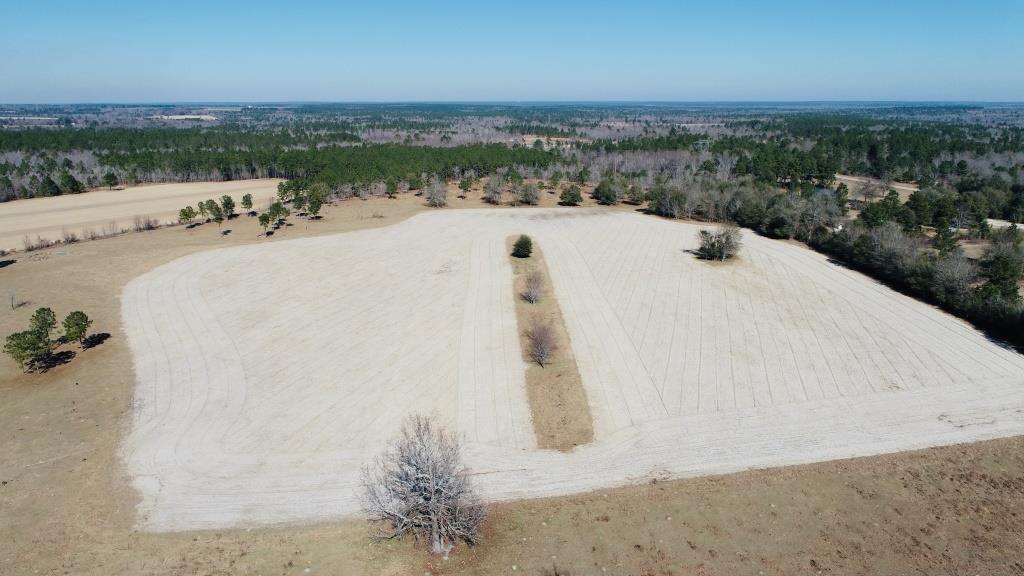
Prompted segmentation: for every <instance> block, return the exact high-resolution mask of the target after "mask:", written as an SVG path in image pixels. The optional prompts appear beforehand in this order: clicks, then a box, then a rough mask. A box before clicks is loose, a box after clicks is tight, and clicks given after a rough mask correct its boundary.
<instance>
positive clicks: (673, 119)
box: [0, 103, 1024, 344]
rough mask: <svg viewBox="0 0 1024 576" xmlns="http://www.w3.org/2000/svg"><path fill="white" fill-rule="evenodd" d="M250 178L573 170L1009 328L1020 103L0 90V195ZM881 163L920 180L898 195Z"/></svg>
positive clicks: (514, 182) (536, 181)
mask: <svg viewBox="0 0 1024 576" xmlns="http://www.w3.org/2000/svg"><path fill="white" fill-rule="evenodd" d="M836 174H846V175H854V176H862V177H868V178H870V180H867V181H866V184H864V185H860V186H855V187H853V188H851V187H849V186H847V185H846V184H842V183H839V182H838V181H837V180H836V178H835V175H836ZM262 177H280V178H286V179H289V183H288V186H287V190H288V192H289V193H297V192H300V191H302V190H306V189H309V188H310V187H312V186H317V187H318V190H326V191H327V193H328V194H330V195H331V196H333V197H335V198H345V197H349V196H354V195H358V196H363V197H365V196H366V195H383V194H394V193H400V192H404V191H409V190H414V191H422V190H424V189H425V188H427V187H428V185H430V186H433V187H434V188H437V187H438V186H439V184H438V180H446V181H448V182H455V183H459V184H460V185H461V186H467V187H468V186H472V185H473V184H474V183H475V182H477V181H479V180H481V179H483V178H487V180H488V181H487V188H486V189H487V195H486V196H485V201H487V202H490V203H492V204H493V203H502V202H505V200H504V199H505V198H507V199H509V200H508V201H509V202H512V203H519V202H522V201H523V199H524V198H528V197H530V195H531V194H535V192H536V189H537V188H538V187H539V188H540V189H546V190H548V191H550V192H552V193H558V194H561V193H564V192H565V191H566V190H567V188H568V187H569V186H576V187H582V188H584V189H587V190H591V191H592V195H593V197H594V199H595V200H597V201H598V202H599V203H602V204H616V203H619V202H625V203H630V204H635V205H637V206H642V207H644V208H645V209H646V210H647V211H648V212H649V213H652V214H655V215H659V216H664V217H671V218H686V219H695V220H703V221H710V222H732V223H736V224H739V225H741V226H744V227H747V228H750V229H752V230H754V231H756V232H758V233H760V234H763V235H765V236H769V237H773V238H783V239H786V238H795V239H797V240H801V241H804V242H806V243H807V244H808V245H810V246H812V247H814V248H815V249H818V250H821V251H824V252H826V253H828V254H830V255H832V256H833V257H835V258H837V259H840V260H842V261H844V262H846V263H847V264H848V265H850V266H852V267H855V268H857V269H860V270H862V271H864V272H866V273H869V274H871V275H873V276H875V277H877V278H879V279H881V280H883V281H885V282H887V283H889V284H890V285H892V286H894V287H896V288H898V289H900V290H902V291H904V292H907V293H909V294H912V295H914V296H916V297H918V298H921V299H924V300H926V301H929V302H932V303H935V304H937V305H940V306H943V307H944V308H946V309H947V310H950V311H952V312H954V313H956V314H958V315H960V316H963V317H965V318H967V319H970V320H972V321H974V322H975V323H977V324H978V325H979V326H982V327H984V328H986V329H989V330H991V331H992V332H993V333H994V334H996V335H999V336H1001V337H1004V338H1008V339H1010V340H1012V341H1014V342H1016V343H1017V344H1021V343H1022V342H1024V340H1022V338H1024V323H1022V322H1024V320H1022V318H1024V312H1022V310H1024V306H1022V303H1021V297H1020V282H1021V276H1022V275H1024V248H1022V242H1021V233H1020V232H1019V231H1018V230H1017V229H1016V228H1010V229H1008V230H1003V229H994V228H993V227H992V225H991V221H990V219H996V220H1000V221H1009V222H1022V221H1024V106H1016V105H995V104H989V105H959V104H949V105H941V104H912V103H904V104H891V103H888V104H881V103H880V104H869V103H857V104H747V105H738V104H730V105H725V104H721V105H717V104H639V103H638V104H523V105H512V104H266V105H244V106H243V105H216V106H175V105H167V106H129V105H117V106H114V105H81V106H43V105H39V106H3V107H0V200H3V201H12V200H13V201H17V200H18V199H23V198H31V197H39V196H53V195H59V194H77V193H84V192H87V191H89V190H91V189H98V188H104V187H107V188H110V187H115V186H122V185H131V184H136V183H146V182H188V181H211V180H212V181H217V180H239V179H249V178H262ZM431 182H433V184H430V183H431ZM893 182H905V183H913V184H914V185H915V186H916V187H919V188H920V190H918V191H916V192H913V193H911V194H909V197H906V196H904V197H901V196H899V194H898V193H897V192H895V191H891V190H890V189H889V186H890V184H891V183H893ZM467 189H468V188H467ZM569 197H571V194H570V196H567V198H569ZM526 203H529V202H528V201H527V202H526ZM567 204H568V205H572V204H573V203H572V202H568V203H567ZM963 242H971V243H972V244H973V246H974V248H975V251H976V252H978V251H980V256H979V255H975V256H973V257H970V258H968V257H967V256H966V255H965V254H964V252H963V250H962V249H961V245H962V243H963Z"/></svg>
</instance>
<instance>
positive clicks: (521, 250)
mask: <svg viewBox="0 0 1024 576" xmlns="http://www.w3.org/2000/svg"><path fill="white" fill-rule="evenodd" d="M530 254H533V240H531V239H530V237H529V236H527V235H526V234H523V235H521V236H519V239H518V240H516V243H515V244H513V245H512V256H514V257H516V258H529V257H530Z"/></svg>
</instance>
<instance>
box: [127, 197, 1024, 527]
mask: <svg viewBox="0 0 1024 576" xmlns="http://www.w3.org/2000/svg"><path fill="white" fill-rule="evenodd" d="M697 229H698V228H697V227H696V226H693V225H690V224H686V223H680V222H669V221H664V220H657V219H652V218H649V217H644V216H640V215H636V214H630V213H624V212H609V211H593V210H585V209H545V210H531V211H487V210H460V211H455V210H448V211H439V212H434V213H429V214H421V215H419V216H415V217H413V218H411V219H409V220H407V221H405V222H403V223H400V224H397V225H394V226H390V227H387V228H381V229H375V230H367V231H360V232H353V233H348V234H339V235H335V236H327V237H320V238H309V239H300V240H294V241H288V242H278V243H274V244H271V245H266V246H245V247H238V248H229V249H223V250H216V251H209V252H204V253H200V254H195V255H192V256H187V257H185V258H181V259H179V260H176V261H174V262H171V263H169V264H167V265H164V266H161V267H159V268H157V269H155V270H153V271H151V272H149V273H147V274H145V275H143V276H140V277H139V278H137V279H136V280H134V281H132V282H131V283H130V284H129V285H128V286H127V287H126V288H125V290H124V294H123V299H122V312H123V320H124V324H125V331H126V333H127V336H128V338H129V342H130V345H131V348H132V351H133V353H134V357H135V368H136V375H137V379H138V381H137V388H136V406H135V410H134V415H133V424H132V431H131V433H130V434H129V437H128V438H127V440H126V443H125V445H124V449H123V457H124V459H125V461H126V462H127V465H128V469H129V471H130V472H131V473H132V475H133V477H134V480H133V482H134V484H135V486H136V487H137V488H138V489H139V491H140V493H141V502H140V505H139V510H140V514H141V523H142V525H143V526H144V527H145V528H147V529H150V530H157V531H164V530H180V529H188V528H202V527H218V526H229V525H236V524H244V523H252V522H256V523H272V522H281V521H298V520H311V519H324V518H333V517H344V516H350V515H354V514H357V513H358V502H357V498H356V495H357V486H358V473H359V468H360V467H361V465H362V464H363V463H364V462H365V461H366V460H367V459H368V458H369V457H370V456H371V455H372V454H374V453H376V452H377V451H379V450H380V448H381V446H382V444H383V442H384V441H385V440H386V439H387V438H388V437H390V436H392V435H393V434H394V432H395V430H397V428H398V425H399V422H400V421H401V419H402V418H403V417H404V416H405V415H406V414H407V413H409V412H411V411H414V410H415V411H419V412H422V413H427V414H431V415H433V416H434V417H435V418H437V419H438V420H440V421H441V422H443V423H445V424H447V425H449V426H452V427H454V428H456V429H457V430H458V431H459V432H460V433H461V434H463V435H464V436H465V438H466V451H467V463H468V465H469V466H470V467H471V468H472V469H473V471H474V472H475V473H476V474H477V483H478V485H479V486H480V488H481V490H482V491H483V493H484V494H485V496H486V497H488V498H490V499H495V500H500V499H511V498H519V497H526V496H542V495H556V494H567V493H573V492H578V491H581V490H586V489H590V488H597V487H602V486H612V485H618V484H624V483H629V482H633V481H639V480H646V479H650V478H652V477H657V478H666V477H683V476H695V475H702V474H708V473H716V472H731V471H736V470H743V469H748V468H754V467H765V466H774V465H783V464H794V463H801V462H811V461H816V460H826V459H833V458H842V457H848V456H855V455H866V454H876V453H883V452H891V451H898V450H905V449H911V448H919V447H924V446H932V445H941V444H950V443H955V442H964V441H970V440H980V439H986V438H993V437H999V436H1009V435H1014V434H1021V433H1024V358H1022V357H1021V356H1019V355H1017V354H1016V353H1013V352H1010V351H1008V350H1005V349H1003V348H1001V347H999V346H997V345H995V344H993V343H991V342H989V341H988V340H987V339H986V338H985V337H984V336H983V335H981V334H980V333H978V332H977V331H975V330H973V329H972V328H970V327H969V326H967V325H966V324H964V323H963V322H960V321H959V320H956V319H954V318H952V317H950V316H948V315H946V314H944V313H941V312H939V311H937V310H935V309H934V308H932V307H930V306H927V305H924V304H921V303H919V302H917V301H914V300H912V299H910V298H907V297H904V296H902V295H899V294H897V293H895V292H893V291H891V290H889V289H887V288H885V287H883V286H881V285H879V284H878V283H876V282H874V281H872V280H870V279H868V278H866V277H864V276H862V275H859V274H856V273H853V272H850V271H848V270H846V269H844V268H841V267H839V266H836V265H834V264H831V263H829V262H828V261H827V260H826V258H825V257H823V256H821V255H819V254H816V253H814V252H811V251H808V250H805V249H802V248H800V247H797V246H793V245H790V244H786V243H780V242H776V241H772V240H768V239H764V238H760V237H756V236H754V235H752V234H745V243H746V246H745V249H744V252H743V255H742V256H741V258H740V259H739V261H737V262H735V263H730V264H728V265H710V264H707V263H704V262H699V261H697V260H695V259H694V258H693V256H692V255H691V254H689V253H688V252H686V250H687V249H691V248H693V247H694V245H695V238H694V237H695V234H696V231H697ZM517 233H528V234H530V235H531V236H533V237H534V238H535V239H536V240H537V241H539V242H541V243H542V244H543V245H544V247H545V255H546V258H547V260H548V267H549V271H550V274H551V281H552V284H553V287H554V290H555V293H556V295H557V296H558V298H559V302H560V305H561V307H562V311H563V314H564V316H565V321H566V325H567V328H568V331H569V335H570V338H571V340H572V342H571V345H572V348H573V351H574V353H575V355H576V359H577V362H578V364H579V369H580V374H581V376H582V379H583V384H584V387H585V389H586V392H587V396H588V401H589V403H590V405H591V409H592V411H593V416H594V434H595V440H594V443H593V444H591V445H589V446H585V447H581V448H580V449H578V450H576V451H574V452H572V453H568V454H563V453H556V452H551V451H541V450H536V449H535V447H534V445H533V442H534V440H533V434H532V430H531V426H530V422H529V411H528V409H527V405H526V401H525V397H524V389H523V388H524V384H523V361H522V359H521V354H520V350H519V343H518V338H517V335H516V332H515V320H514V312H513V300H512V299H513V293H512V285H511V281H510V278H511V276H510V275H511V270H510V269H509V264H508V261H507V258H506V256H505V254H504V239H505V238H506V237H507V236H508V235H510V234H517Z"/></svg>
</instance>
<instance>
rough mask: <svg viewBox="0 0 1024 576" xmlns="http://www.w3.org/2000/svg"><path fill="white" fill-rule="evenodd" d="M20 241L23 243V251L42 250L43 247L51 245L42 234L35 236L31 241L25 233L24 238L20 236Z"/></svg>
mask: <svg viewBox="0 0 1024 576" xmlns="http://www.w3.org/2000/svg"><path fill="white" fill-rule="evenodd" d="M21 241H22V243H23V244H24V245H25V252H32V251H35V250H42V249H43V248H49V247H50V246H53V242H51V241H50V240H47V239H46V238H43V237H42V236H36V239H35V240H34V241H33V240H32V239H30V238H29V237H28V236H27V235H26V236H25V237H24V238H22V240H21Z"/></svg>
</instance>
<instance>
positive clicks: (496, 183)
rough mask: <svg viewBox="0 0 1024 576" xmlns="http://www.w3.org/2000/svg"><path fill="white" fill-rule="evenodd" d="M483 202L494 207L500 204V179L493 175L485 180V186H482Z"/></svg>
mask: <svg viewBox="0 0 1024 576" xmlns="http://www.w3.org/2000/svg"><path fill="white" fill-rule="evenodd" d="M483 200H484V202H487V203H488V204H494V205H495V206H497V205H498V204H501V178H499V177H498V176H496V175H495V176H491V177H490V178H488V179H487V184H486V185H485V186H484V196H483Z"/></svg>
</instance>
